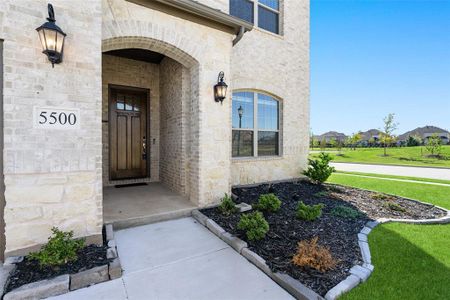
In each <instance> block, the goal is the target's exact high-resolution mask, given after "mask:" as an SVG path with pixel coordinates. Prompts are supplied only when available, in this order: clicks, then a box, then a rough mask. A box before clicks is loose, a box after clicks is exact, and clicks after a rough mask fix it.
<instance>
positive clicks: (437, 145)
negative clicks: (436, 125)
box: [425, 133, 442, 156]
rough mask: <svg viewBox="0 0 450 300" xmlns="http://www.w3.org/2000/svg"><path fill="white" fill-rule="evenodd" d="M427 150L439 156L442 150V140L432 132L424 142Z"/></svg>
mask: <svg viewBox="0 0 450 300" xmlns="http://www.w3.org/2000/svg"><path fill="white" fill-rule="evenodd" d="M425 148H426V149H427V151H428V152H430V153H431V155H432V156H435V155H436V156H439V155H440V154H441V151H442V140H441V138H440V137H439V136H438V135H437V134H435V133H433V134H432V135H431V136H430V137H429V138H428V142H427V144H426V147H425Z"/></svg>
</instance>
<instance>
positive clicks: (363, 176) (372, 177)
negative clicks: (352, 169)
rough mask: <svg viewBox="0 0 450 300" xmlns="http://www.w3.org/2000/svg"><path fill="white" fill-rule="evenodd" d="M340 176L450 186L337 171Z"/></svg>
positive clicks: (440, 184) (442, 184) (449, 185)
mask: <svg viewBox="0 0 450 300" xmlns="http://www.w3.org/2000/svg"><path fill="white" fill-rule="evenodd" d="M335 174H337V175H340V176H351V177H360V178H371V179H377V180H387V181H398V182H409V183H419V184H428V185H438V186H446V187H450V184H446V183H438V182H427V181H418V180H409V179H398V178H383V177H376V176H367V175H358V174H347V173H335Z"/></svg>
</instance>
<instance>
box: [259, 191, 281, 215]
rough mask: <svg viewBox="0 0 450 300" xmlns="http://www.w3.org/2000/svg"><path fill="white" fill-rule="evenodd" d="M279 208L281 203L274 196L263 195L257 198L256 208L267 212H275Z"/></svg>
mask: <svg viewBox="0 0 450 300" xmlns="http://www.w3.org/2000/svg"><path fill="white" fill-rule="evenodd" d="M280 207H281V201H280V199H278V197H277V196H276V195H275V194H264V195H261V196H259V200H258V205H257V208H258V209H260V210H265V211H269V212H275V211H277V210H279V209H280Z"/></svg>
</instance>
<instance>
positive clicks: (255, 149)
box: [231, 89, 283, 160]
mask: <svg viewBox="0 0 450 300" xmlns="http://www.w3.org/2000/svg"><path fill="white" fill-rule="evenodd" d="M241 92H248V93H253V128H233V127H232V128H231V131H234V130H236V131H239V130H241V131H251V132H253V155H252V156H233V153H231V157H232V159H235V160H245V159H249V158H251V159H264V158H265V159H270V158H279V157H282V153H283V151H282V149H281V147H282V145H281V118H282V116H281V112H282V109H281V100H280V99H279V98H277V97H274V96H273V95H270V94H268V93H265V92H262V91H255V90H245V89H244V90H235V91H233V93H232V94H234V93H241ZM258 94H262V95H266V96H269V97H271V98H272V99H273V100H275V101H277V103H278V124H277V125H278V126H277V128H278V129H277V130H264V129H262V130H260V129H259V126H258ZM231 98H232V100H231V101H233V96H232V97H231ZM231 106H233V104H232V105H231ZM231 117H233V112H231ZM259 131H265V132H277V133H278V154H275V155H261V156H259V155H258V136H259V134H258V133H259ZM232 142H233V141H232Z"/></svg>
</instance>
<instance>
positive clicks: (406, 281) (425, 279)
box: [340, 223, 450, 300]
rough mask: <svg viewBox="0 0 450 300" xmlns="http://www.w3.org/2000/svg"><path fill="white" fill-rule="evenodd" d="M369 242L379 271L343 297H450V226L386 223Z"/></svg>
mask: <svg viewBox="0 0 450 300" xmlns="http://www.w3.org/2000/svg"><path fill="white" fill-rule="evenodd" d="M369 244H370V251H371V255H372V264H374V266H375V271H374V272H373V273H372V275H371V277H370V278H369V279H368V281H367V282H365V283H363V284H361V285H359V286H358V287H356V288H355V289H353V290H352V291H350V293H348V294H346V295H344V296H343V297H342V298H340V299H345V300H367V299H371V300H376V299H380V300H381V299H383V300H386V299H417V300H419V299H420V300H426V299H430V300H431V299H449V296H450V255H449V249H450V225H411V224H400V223H389V224H383V225H380V226H378V227H376V228H375V229H374V230H373V231H372V232H371V233H370V234H369Z"/></svg>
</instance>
